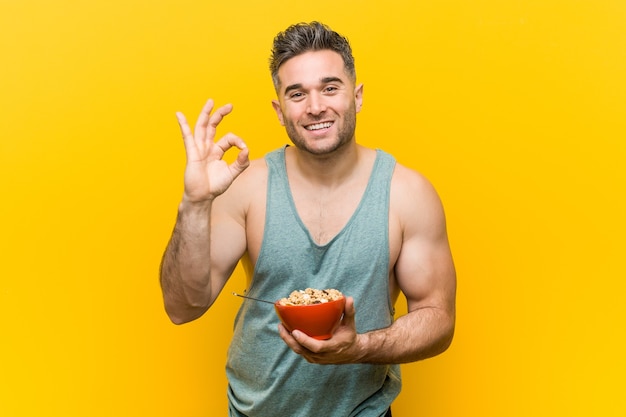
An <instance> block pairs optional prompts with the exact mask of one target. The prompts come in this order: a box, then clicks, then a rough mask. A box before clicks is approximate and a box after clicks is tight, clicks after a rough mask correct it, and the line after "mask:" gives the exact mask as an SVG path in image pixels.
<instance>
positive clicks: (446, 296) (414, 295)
mask: <svg viewBox="0 0 626 417" xmlns="http://www.w3.org/2000/svg"><path fill="white" fill-rule="evenodd" d="M395 273H396V279H397V282H398V285H399V287H400V290H401V291H402V293H403V294H404V296H405V297H406V299H407V303H408V309H409V311H413V310H415V309H418V308H424V307H437V308H443V309H446V310H448V309H451V308H453V307H454V297H455V292H456V273H455V270H454V264H453V261H452V255H451V253H450V248H449V245H448V242H447V239H440V240H436V241H432V240H429V239H424V238H420V237H415V238H413V239H409V240H407V241H405V243H404V244H403V247H402V251H401V253H400V256H399V258H398V262H397V264H396V268H395Z"/></svg>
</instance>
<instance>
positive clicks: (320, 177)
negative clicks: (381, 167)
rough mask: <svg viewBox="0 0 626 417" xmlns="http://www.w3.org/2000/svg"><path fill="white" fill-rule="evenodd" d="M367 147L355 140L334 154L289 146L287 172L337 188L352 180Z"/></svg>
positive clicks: (314, 184)
mask: <svg viewBox="0 0 626 417" xmlns="http://www.w3.org/2000/svg"><path fill="white" fill-rule="evenodd" d="M365 150H366V149H365V148H363V147H362V146H360V145H357V144H356V143H355V142H351V143H349V144H346V145H345V146H343V147H341V148H339V149H337V150H336V151H334V152H333V153H332V154H327V155H314V154H311V153H308V152H306V151H303V150H301V149H297V148H295V147H289V148H287V156H286V158H287V172H288V173H289V174H290V175H295V176H298V177H299V178H300V179H301V180H302V181H305V182H307V183H309V184H310V185H312V186H316V187H320V188H335V187H337V186H339V185H341V184H343V183H344V182H346V181H348V180H350V179H351V178H352V176H353V175H354V174H355V173H356V172H357V171H358V170H359V168H360V162H362V159H363V154H364V151H365Z"/></svg>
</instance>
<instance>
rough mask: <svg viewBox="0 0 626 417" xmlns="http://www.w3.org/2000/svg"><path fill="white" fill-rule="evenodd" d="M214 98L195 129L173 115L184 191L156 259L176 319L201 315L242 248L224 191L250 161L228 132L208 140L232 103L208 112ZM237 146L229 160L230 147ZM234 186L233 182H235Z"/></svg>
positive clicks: (236, 210) (236, 215) (235, 210)
mask: <svg viewBox="0 0 626 417" xmlns="http://www.w3.org/2000/svg"><path fill="white" fill-rule="evenodd" d="M212 109H213V102H212V100H209V101H208V102H207V104H206V105H205V106H204V108H203V109H202V112H201V113H200V117H199V118H198V122H197V124H196V128H195V132H192V131H191V129H190V128H189V126H188V125H187V121H186V120H185V118H184V116H183V115H182V114H178V121H179V124H180V127H181V132H182V134H183V138H184V142H185V150H186V153H187V166H186V168H185V193H184V196H183V200H182V202H181V203H180V205H179V208H178V217H177V220H176V225H175V227H174V231H173V233H172V237H171V239H170V241H169V243H168V245H167V248H166V250H165V253H164V255H163V259H162V263H161V274H160V276H161V288H162V291H163V300H164V303H165V310H166V312H167V314H168V316H169V317H170V319H171V320H172V321H173V322H174V323H176V324H181V323H185V322H188V321H191V320H194V319H196V318H198V317H200V316H201V315H202V314H203V313H204V312H205V311H206V310H207V309H208V308H209V307H210V306H211V304H212V303H213V302H214V301H215V299H216V297H217V295H218V294H219V292H220V291H221V289H222V288H223V286H224V284H225V282H226V280H227V279H228V277H229V276H230V274H231V273H232V271H233V269H234V268H235V266H236V264H237V261H238V260H239V258H240V257H241V255H242V254H243V253H244V251H245V246H246V243H245V242H246V239H245V232H244V226H243V224H242V222H241V221H238V219H240V218H241V210H240V207H237V206H236V205H233V204H229V202H231V201H233V199H230V198H228V197H227V194H229V193H225V192H226V191H227V190H229V189H230V188H231V186H232V184H233V182H234V180H235V178H236V177H237V176H239V175H240V174H241V173H242V172H243V170H244V169H245V168H246V167H247V166H248V165H249V161H248V151H247V148H246V147H245V144H244V143H243V141H242V140H241V139H240V138H238V137H236V136H235V135H232V134H228V135H226V136H224V137H222V138H221V139H220V140H218V141H216V142H213V139H214V137H215V130H216V128H217V125H218V124H219V123H220V122H221V120H222V119H223V117H224V116H226V115H227V114H228V113H230V111H231V109H232V107H231V106H229V105H227V106H223V107H221V108H219V109H217V110H216V111H215V113H213V114H212V115H211V111H212ZM233 146H234V147H238V148H240V149H241V150H242V151H241V152H240V153H239V156H238V157H237V160H236V161H235V162H233V163H232V164H230V165H228V164H227V163H226V162H225V161H223V160H222V157H223V156H224V153H225V152H226V151H227V150H228V149H230V148H231V147H233ZM235 188H236V187H235Z"/></svg>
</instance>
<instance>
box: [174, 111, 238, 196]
mask: <svg viewBox="0 0 626 417" xmlns="http://www.w3.org/2000/svg"><path fill="white" fill-rule="evenodd" d="M213 106H214V103H213V100H212V99H209V100H208V101H207V102H206V104H205V105H204V107H203V108H202V111H201V112H200V116H199V117H198V121H197V123H196V127H195V131H194V132H192V131H191V129H190V128H189V124H188V123H187V119H186V118H185V116H184V115H183V114H182V113H180V112H178V113H176V117H177V118H178V124H179V125H180V130H181V132H182V134H183V139H184V142H185V151H186V153H187V166H186V168H185V194H184V197H183V201H186V202H190V203H203V202H210V201H211V200H213V199H214V198H215V197H217V196H218V195H220V194H222V193H223V192H224V191H226V189H228V187H230V185H231V184H232V183H233V181H234V180H235V178H237V176H238V175H239V174H241V173H242V172H243V170H244V169H246V168H247V167H248V165H250V160H249V159H248V148H247V146H246V144H245V142H244V141H243V140H242V139H241V138H239V137H238V136H236V135H234V134H232V133H228V134H226V135H224V136H223V137H222V138H220V139H219V140H217V141H214V140H215V132H216V129H217V126H218V125H219V124H220V122H221V121H222V119H223V118H224V116H226V115H227V114H229V113H230V112H231V111H232V109H233V106H232V105H231V104H226V105H224V106H222V107H219V108H218V109H217V110H215V112H214V113H213V114H211V111H212V110H213ZM232 147H237V148H239V149H240V152H239V154H238V155H237V159H236V160H235V161H234V162H233V163H231V164H230V165H229V164H228V163H226V161H224V160H223V159H222V158H223V157H224V154H225V153H226V151H228V150H229V149H230V148H232Z"/></svg>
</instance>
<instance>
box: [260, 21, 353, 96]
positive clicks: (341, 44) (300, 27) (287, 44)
mask: <svg viewBox="0 0 626 417" xmlns="http://www.w3.org/2000/svg"><path fill="white" fill-rule="evenodd" d="M322 50H331V51H334V52H337V53H338V54H339V55H341V58H342V59H343V63H344V68H345V70H346V72H347V73H348V74H349V75H350V78H351V79H352V81H356V70H355V68H354V57H353V56H352V48H351V47H350V42H348V39H347V38H345V37H344V36H342V35H340V34H339V33H337V32H335V31H334V30H332V29H330V28H329V27H328V26H326V25H324V24H323V23H320V22H311V23H297V24H295V25H291V26H289V27H288V28H287V29H286V30H285V31H283V32H280V33H279V34H278V35H276V37H275V38H274V44H273V48H272V55H271V57H270V72H271V74H272V81H273V82H274V88H275V89H276V90H278V88H279V87H280V80H279V79H278V69H279V68H280V66H281V65H283V64H284V63H285V62H286V61H287V60H289V59H291V58H293V57H295V56H298V55H300V54H303V53H305V52H309V51H322Z"/></svg>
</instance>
